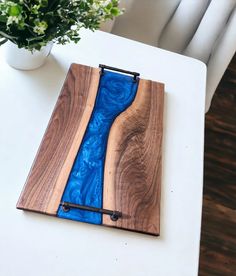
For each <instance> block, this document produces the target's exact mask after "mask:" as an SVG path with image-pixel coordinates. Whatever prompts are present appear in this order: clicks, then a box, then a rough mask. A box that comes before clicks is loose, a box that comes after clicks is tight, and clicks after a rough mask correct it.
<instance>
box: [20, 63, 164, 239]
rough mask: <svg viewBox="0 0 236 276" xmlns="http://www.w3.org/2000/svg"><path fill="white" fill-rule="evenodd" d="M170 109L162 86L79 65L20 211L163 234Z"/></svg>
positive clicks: (39, 155) (64, 92)
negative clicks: (164, 141)
mask: <svg viewBox="0 0 236 276" xmlns="http://www.w3.org/2000/svg"><path fill="white" fill-rule="evenodd" d="M163 107H164V85H163V84H161V83H158V82H155V81H151V80H143V79H138V80H137V79H134V78H133V77H132V76H129V75H127V74H123V73H122V74H121V73H117V72H113V71H112V70H109V69H108V70H103V71H102V74H100V70H99V69H96V68H92V67H88V66H84V65H78V64H72V65H71V67H70V69H69V72H68V74H67V77H66V80H65V83H64V85H63V88H62V91H61V94H60V96H59V98H58V101H57V103H56V106H55V109H54V111H53V114H52V116H51V119H50V121H49V125H48V127H47V130H46V132H45V134H44V137H43V140H42V143H41V145H40V147H39V150H38V153H37V155H36V158H35V161H34V163H33V165H32V168H31V170H30V173H29V176H28V178H27V181H26V184H25V186H24V188H23V191H22V193H21V195H20V198H19V201H18V203H17V208H19V209H24V210H29V211H35V212H40V213H44V214H48V215H53V216H57V217H59V218H66V219H71V220H77V221H80V222H86V223H92V224H97V225H104V226H109V227H115V228H121V229H125V230H130V231H136V232H141V233H146V234H151V235H156V236H157V235H159V234H160V192H161V170H162V167H161V162H162V133H163ZM68 204H69V205H70V207H69V208H65V206H69V205H68ZM99 210H100V211H99ZM107 211H108V212H109V213H107ZM104 212H105V214H106V215H103V214H104ZM114 212H115V213H119V217H116V218H115V219H114V217H113V216H112V215H111V213H112V214H113V213H114ZM109 214H110V215H109ZM114 220H116V221H114Z"/></svg>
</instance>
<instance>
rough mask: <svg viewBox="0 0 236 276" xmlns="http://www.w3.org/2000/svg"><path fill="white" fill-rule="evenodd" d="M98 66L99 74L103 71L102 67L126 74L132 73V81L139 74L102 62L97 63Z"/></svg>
mask: <svg viewBox="0 0 236 276" xmlns="http://www.w3.org/2000/svg"><path fill="white" fill-rule="evenodd" d="M99 67H100V68H101V74H103V73H104V69H107V70H111V71H117V72H121V73H124V74H128V75H133V76H134V81H137V77H138V76H140V74H139V73H137V72H132V71H127V70H124V69H120V68H116V67H112V66H108V65H104V64H99Z"/></svg>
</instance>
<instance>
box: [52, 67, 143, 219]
mask: <svg viewBox="0 0 236 276" xmlns="http://www.w3.org/2000/svg"><path fill="white" fill-rule="evenodd" d="M137 87H138V83H137V82H134V81H133V77H130V76H127V75H122V74H119V73H114V72H110V71H106V70H105V71H104V74H103V75H102V76H101V78H100V83H99V89H98V93H97V98H96V102H95V106H94V109H93V113H92V115H91V118H90V120H89V123H88V126H87V129H86V132H85V135H84V137H83V141H82V143H81V146H80V149H79V151H78V154H77V156H76V159H75V161H74V164H73V167H72V170H71V172H70V175H69V178H68V181H67V185H66V188H65V190H64V194H63V196H62V200H61V201H65V202H70V203H75V204H80V205H86V206H93V207H98V208H102V194H103V174H104V161H105V156H106V147H107V140H108V135H109V132H110V128H111V126H112V123H113V121H114V120H115V118H116V117H117V116H118V115H119V114H120V113H121V112H123V111H124V110H126V109H127V107H129V106H130V104H131V103H132V101H133V100H134V97H135V95H136V91H137ZM57 215H58V217H61V218H67V219H72V220H78V221H83V222H89V223H93V224H101V223H102V215H101V214H100V213H96V212H90V211H84V210H79V209H73V208H71V209H70V210H69V211H68V212H64V211H63V209H62V207H61V206H60V207H59V209H58V213H57Z"/></svg>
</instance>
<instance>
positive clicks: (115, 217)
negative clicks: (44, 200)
mask: <svg viewBox="0 0 236 276" xmlns="http://www.w3.org/2000/svg"><path fill="white" fill-rule="evenodd" d="M61 206H62V209H63V211H64V212H69V211H70V209H71V208H75V209H80V210H84V211H90V212H96V213H100V214H104V215H109V216H110V218H111V220H112V221H117V220H118V219H119V218H121V217H122V213H121V212H119V211H112V210H107V209H102V208H97V207H92V206H85V205H80V204H75V203H70V202H65V201H63V202H61Z"/></svg>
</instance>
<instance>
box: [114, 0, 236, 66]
mask: <svg viewBox="0 0 236 276" xmlns="http://www.w3.org/2000/svg"><path fill="white" fill-rule="evenodd" d="M121 5H122V6H123V7H125V9H126V12H125V14H124V15H122V16H121V17H119V18H117V19H116V21H115V23H114V25H113V27H112V33H115V34H117V35H120V36H124V37H128V38H131V39H134V40H138V41H141V42H144V43H147V44H150V45H153V46H158V47H160V48H164V49H167V50H170V51H173V52H177V53H182V54H184V55H188V56H191V57H194V58H197V59H200V60H202V61H203V62H205V63H207V62H208V60H209V57H210V55H211V53H212V50H213V49H214V48H215V47H216V46H217V43H218V42H219V40H220V37H221V36H222V33H224V31H225V30H226V28H227V24H228V23H229V22H230V20H229V19H230V17H231V16H232V13H233V11H234V9H235V5H236V0H145V1H144V0H123V1H121Z"/></svg>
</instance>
